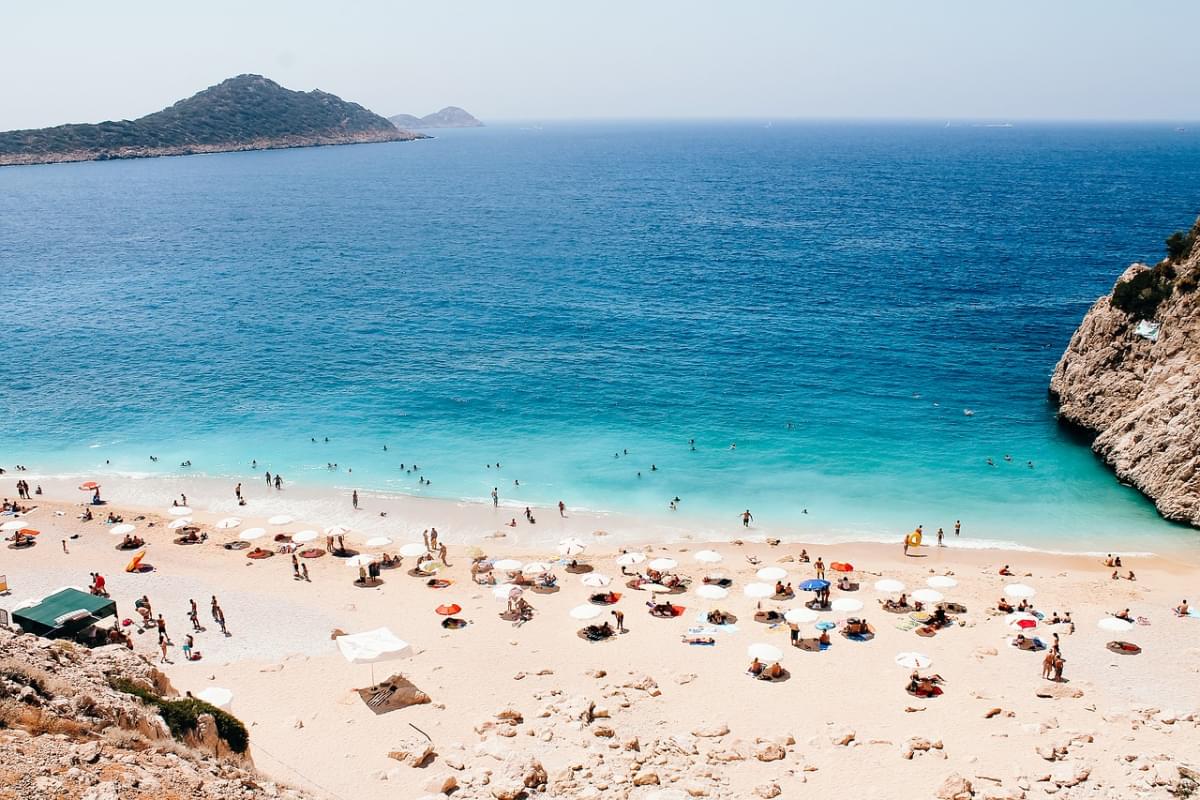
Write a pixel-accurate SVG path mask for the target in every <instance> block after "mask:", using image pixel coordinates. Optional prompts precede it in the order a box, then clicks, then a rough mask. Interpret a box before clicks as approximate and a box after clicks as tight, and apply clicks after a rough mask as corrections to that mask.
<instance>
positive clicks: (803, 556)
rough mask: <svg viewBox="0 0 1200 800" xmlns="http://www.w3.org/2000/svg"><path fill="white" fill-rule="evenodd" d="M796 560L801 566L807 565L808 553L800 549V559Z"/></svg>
mask: <svg viewBox="0 0 1200 800" xmlns="http://www.w3.org/2000/svg"><path fill="white" fill-rule="evenodd" d="M797 560H798V561H799V562H800V563H801V564H807V563H808V562H809V558H808V551H807V550H804V549H801V550H800V558H799V559H797Z"/></svg>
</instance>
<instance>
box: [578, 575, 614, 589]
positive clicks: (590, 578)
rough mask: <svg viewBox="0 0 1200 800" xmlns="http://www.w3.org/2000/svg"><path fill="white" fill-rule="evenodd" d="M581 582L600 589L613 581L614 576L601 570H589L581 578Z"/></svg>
mask: <svg viewBox="0 0 1200 800" xmlns="http://www.w3.org/2000/svg"><path fill="white" fill-rule="evenodd" d="M579 582H580V583H582V584H583V585H584V586H591V587H592V588H593V589H600V588H603V587H605V586H608V585H609V584H610V583H612V578H610V577H608V576H607V575H604V574H602V573H599V572H589V573H588V574H587V575H584V576H583V577H582V578H580V579H579Z"/></svg>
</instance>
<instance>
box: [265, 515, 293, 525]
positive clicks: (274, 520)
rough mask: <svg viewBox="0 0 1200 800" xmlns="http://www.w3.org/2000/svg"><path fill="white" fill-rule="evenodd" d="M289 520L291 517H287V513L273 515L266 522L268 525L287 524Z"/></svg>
mask: <svg viewBox="0 0 1200 800" xmlns="http://www.w3.org/2000/svg"><path fill="white" fill-rule="evenodd" d="M291 521H292V517H289V516H288V515H287V514H276V515H275V516H273V517H271V518H270V519H269V520H267V524H268V525H287V524H288V523H289V522H291Z"/></svg>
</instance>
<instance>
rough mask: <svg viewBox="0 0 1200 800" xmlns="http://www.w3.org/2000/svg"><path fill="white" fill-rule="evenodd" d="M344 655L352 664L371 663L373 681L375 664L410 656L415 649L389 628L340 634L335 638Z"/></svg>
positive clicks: (372, 678) (372, 681) (372, 679)
mask: <svg viewBox="0 0 1200 800" xmlns="http://www.w3.org/2000/svg"><path fill="white" fill-rule="evenodd" d="M335 641H336V642H337V646H338V650H340V651H341V653H342V656H343V657H344V658H345V659H346V660H347V661H349V662H350V663H351V664H370V665H371V683H374V682H375V664H376V663H377V662H380V661H391V660H392V659H397V658H409V657H411V656H412V654H413V649H412V647H411V646H410V645H409V643H408V642H406V641H404V640H403V639H400V638H398V637H397V636H396V634H394V633H392V632H391V630H389V629H388V628H376V629H375V630H371V631H364V632H363V633H352V634H348V635H344V636H339V637H337V639H336V640H335Z"/></svg>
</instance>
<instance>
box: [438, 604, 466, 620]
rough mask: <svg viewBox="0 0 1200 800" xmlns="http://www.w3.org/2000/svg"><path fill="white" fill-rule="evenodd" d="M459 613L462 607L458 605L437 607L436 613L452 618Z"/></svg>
mask: <svg viewBox="0 0 1200 800" xmlns="http://www.w3.org/2000/svg"><path fill="white" fill-rule="evenodd" d="M460 611H462V606H460V605H459V604H458V603H450V604H449V605H443V606H438V607H437V613H439V614H441V615H442V616H443V617H449V616H453V615H454V614H457V613H458V612H460Z"/></svg>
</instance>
